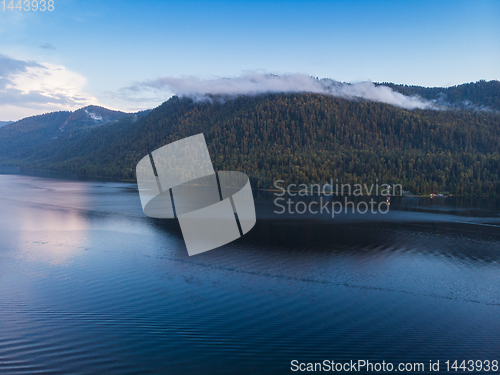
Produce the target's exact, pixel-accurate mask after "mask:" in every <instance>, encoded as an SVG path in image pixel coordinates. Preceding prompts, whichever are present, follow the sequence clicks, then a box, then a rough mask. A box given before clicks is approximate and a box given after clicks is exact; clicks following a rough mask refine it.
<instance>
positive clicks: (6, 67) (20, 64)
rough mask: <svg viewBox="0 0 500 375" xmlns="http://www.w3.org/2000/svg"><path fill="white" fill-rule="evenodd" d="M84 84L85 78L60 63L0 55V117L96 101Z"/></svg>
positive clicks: (72, 108)
mask: <svg viewBox="0 0 500 375" xmlns="http://www.w3.org/2000/svg"><path fill="white" fill-rule="evenodd" d="M86 84H87V80H86V78H85V77H83V76H82V75H80V74H78V73H75V72H73V71H71V70H69V69H68V68H66V67H64V66H62V65H54V64H49V63H40V62H34V61H23V60H16V59H13V58H10V57H8V56H4V55H0V120H1V119H4V118H5V119H7V117H8V118H9V119H10V118H12V119H16V118H20V117H24V116H27V115H30V114H34V113H43V112H50V111H61V110H74V109H77V108H80V107H83V106H86V105H89V104H97V99H96V98H95V97H93V96H91V95H88V94H86V93H85V92H84V87H85V85H86Z"/></svg>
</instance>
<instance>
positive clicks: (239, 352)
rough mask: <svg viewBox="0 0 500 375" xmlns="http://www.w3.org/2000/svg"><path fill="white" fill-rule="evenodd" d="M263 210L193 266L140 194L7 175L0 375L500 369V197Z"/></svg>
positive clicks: (262, 205) (1, 242) (263, 202)
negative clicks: (383, 366)
mask: <svg viewBox="0 0 500 375" xmlns="http://www.w3.org/2000/svg"><path fill="white" fill-rule="evenodd" d="M271 198H272V196H269V194H268V195H265V194H264V195H262V194H261V195H259V196H258V197H257V200H256V206H257V216H258V221H257V224H256V226H255V228H254V229H253V230H252V231H251V232H250V233H248V234H247V235H246V236H244V237H242V238H240V239H239V240H237V241H235V242H233V243H231V244H229V245H226V246H224V247H222V248H219V249H217V250H213V251H210V252H207V253H204V254H200V255H197V256H194V257H188V255H187V251H186V248H185V246H184V242H183V239H182V236H181V233H180V229H179V227H178V224H177V223H176V221H175V220H155V219H150V218H147V217H145V216H144V215H143V214H142V210H141V207H140V202H139V197H138V194H137V191H136V187H135V185H134V184H125V183H111V182H90V181H76V180H64V179H55V178H41V177H29V176H20V175H0V373H1V374H29V373H50V374H57V373H61V374H63V373H64V374H67V373H72V374H80V373H81V374H87V373H94V374H128V373H142V374H144V373H165V374H261V373H262V374H264V373H266V374H274V373H276V374H281V373H291V371H290V363H291V361H292V360H299V361H307V362H312V361H323V360H325V359H328V360H335V361H348V360H359V359H364V360H371V361H382V360H385V361H386V362H389V361H392V362H394V363H399V362H410V361H411V362H424V363H426V364H428V362H429V360H433V361H437V360H440V361H441V362H443V361H446V360H470V359H472V360H490V361H491V360H499V359H500V264H499V260H500V205H499V202H498V200H494V199H465V198H464V199H461V198H447V199H440V200H436V199H434V200H430V199H425V198H400V199H397V200H396V199H395V200H393V204H392V206H391V207H392V209H391V212H390V213H388V214H387V215H363V216H362V215H340V216H338V217H336V218H335V219H331V217H328V216H319V215H291V216H290V215H289V216H280V215H276V214H274V213H273V210H275V206H273V203H272V200H271ZM441 370H442V371H445V367H443V363H442V365H441ZM490 373H491V372H490Z"/></svg>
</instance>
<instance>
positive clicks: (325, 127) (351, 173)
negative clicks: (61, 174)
mask: <svg viewBox="0 0 500 375" xmlns="http://www.w3.org/2000/svg"><path fill="white" fill-rule="evenodd" d="M217 99H218V98H213V100H212V101H210V102H209V101H206V102H194V101H193V100H191V99H188V98H178V97H173V98H171V99H170V100H168V101H167V102H165V103H164V104H162V105H161V106H160V107H158V108H156V109H154V110H152V111H151V112H149V113H144V114H141V115H139V116H138V117H137V119H136V117H135V116H128V117H124V118H122V119H120V120H119V121H117V122H116V123H108V124H105V125H101V126H98V127H91V128H83V129H81V128H75V129H68V130H67V131H64V132H62V133H63V134H61V135H59V136H58V137H57V138H56V139H51V140H50V142H47V143H45V144H44V146H43V147H38V148H37V149H36V150H33V149H31V150H30V151H29V152H20V151H19V150H12V149H10V148H9V150H11V151H7V152H6V151H5V146H6V144H5V141H4V140H5V139H6V138H5V134H3V133H4V132H3V129H0V145H1V147H2V150H1V151H0V154H1V157H0V162H2V163H4V164H7V163H10V164H12V163H15V164H18V165H21V166H24V167H30V168H38V169H51V170H64V171H75V172H78V173H80V174H82V175H90V176H107V177H114V178H122V179H130V180H133V179H135V166H136V164H137V162H138V161H139V160H140V159H141V158H142V157H143V156H144V155H146V154H147V152H150V151H152V150H154V149H156V148H158V147H161V146H163V145H165V144H168V143H170V142H173V141H176V140H179V139H182V138H184V137H187V136H190V135H194V134H198V133H204V134H205V138H206V140H207V144H208V147H209V151H210V155H211V157H212V161H213V163H214V167H215V168H216V169H218V170H241V171H244V172H245V173H247V174H248V175H249V176H250V178H251V180H252V184H253V186H254V187H259V188H266V187H270V186H271V185H272V183H273V181H274V180H275V179H282V180H285V181H286V182H287V183H292V182H294V183H302V182H304V183H311V182H327V181H329V180H330V178H334V179H335V178H338V179H339V182H340V183H367V184H368V183H372V182H375V180H376V179H378V180H379V182H380V183H382V182H383V183H386V182H387V183H401V184H402V185H403V187H404V188H405V189H407V190H410V191H412V192H413V193H414V194H423V193H431V192H438V191H449V192H450V193H453V194H495V195H500V182H499V175H500V114H498V113H496V112H488V111H471V110H448V111H435V110H412V111H409V110H404V109H400V108H396V107H393V106H391V105H387V104H382V103H376V102H370V101H362V100H358V101H353V100H346V99H341V98H336V97H332V96H326V95H320V94H269V95H261V96H252V97H250V96H241V97H237V98H232V99H226V100H217ZM45 116H47V118H46V121H47V122H50V123H51V124H56V123H57V122H58V121H59V117H61V118H67V116H68V115H67V113H53V114H49V115H45ZM65 116H66V117H65ZM64 121H65V120H63V122H64ZM11 125H12V124H11ZM9 126H10V125H9ZM46 128H47V127H42V130H41V132H42V133H43V132H45V131H46V130H45V129H46ZM19 136H22V134H19ZM18 147H19V146H18ZM21 148H22V146H21Z"/></svg>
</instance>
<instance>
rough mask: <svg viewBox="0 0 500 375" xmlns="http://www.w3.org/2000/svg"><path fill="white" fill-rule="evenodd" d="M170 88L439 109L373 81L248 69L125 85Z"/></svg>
mask: <svg viewBox="0 0 500 375" xmlns="http://www.w3.org/2000/svg"><path fill="white" fill-rule="evenodd" d="M148 91H155V92H163V91H166V92H169V93H171V94H172V93H173V94H175V95H178V96H187V97H192V98H195V99H196V100H206V99H207V98H208V95H210V94H212V95H224V96H237V95H258V94H265V93H301V92H302V93H317V94H324V95H333V96H336V97H342V98H346V99H365V100H372V101H376V102H382V103H387V104H391V105H394V106H396V107H400V108H406V109H438V107H437V106H436V105H435V103H433V102H431V101H428V100H425V99H422V98H420V97H417V96H406V95H403V94H400V93H398V92H395V91H394V90H392V89H391V88H389V87H387V86H377V85H375V84H373V83H372V82H360V83H341V82H337V81H333V80H329V79H322V80H318V79H316V78H313V77H309V76H306V75H303V74H290V75H274V74H263V73H258V72H248V73H245V74H243V75H241V76H239V77H235V78H215V79H200V78H197V77H193V76H186V77H163V78H158V79H156V80H153V81H145V82H140V83H137V84H135V85H133V86H130V87H127V88H124V89H122V92H123V93H128V94H131V95H132V96H134V95H144V92H148Z"/></svg>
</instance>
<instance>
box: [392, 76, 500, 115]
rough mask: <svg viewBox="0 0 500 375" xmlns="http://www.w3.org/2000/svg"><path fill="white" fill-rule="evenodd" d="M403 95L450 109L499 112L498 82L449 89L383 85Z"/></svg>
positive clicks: (499, 84) (499, 85) (499, 90)
mask: <svg viewBox="0 0 500 375" xmlns="http://www.w3.org/2000/svg"><path fill="white" fill-rule="evenodd" d="M382 85H384V86H389V87H390V88H392V89H393V90H394V91H398V92H400V93H401V94H403V95H410V96H411V95H418V96H420V97H422V98H424V99H428V100H432V101H435V103H436V104H438V105H443V106H448V107H452V108H465V109H482V110H486V111H487V110H494V111H499V112H500V82H499V81H489V82H486V81H478V82H475V83H474V82H472V83H465V84H463V85H458V86H451V87H446V88H444V87H421V86H408V85H396V84H394V83H383V84H382Z"/></svg>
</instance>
